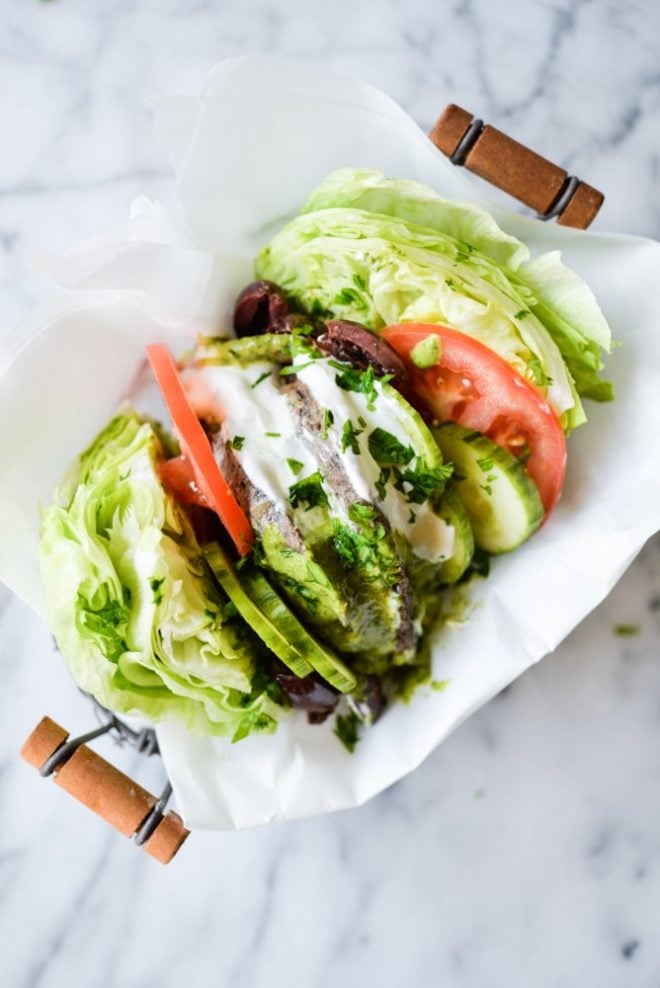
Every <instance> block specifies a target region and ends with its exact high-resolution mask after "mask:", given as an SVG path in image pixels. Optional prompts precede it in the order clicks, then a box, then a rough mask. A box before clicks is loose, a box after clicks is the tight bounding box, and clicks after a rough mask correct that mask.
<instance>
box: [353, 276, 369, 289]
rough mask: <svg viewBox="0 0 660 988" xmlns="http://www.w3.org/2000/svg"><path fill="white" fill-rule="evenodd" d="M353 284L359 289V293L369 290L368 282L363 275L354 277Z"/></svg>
mask: <svg viewBox="0 0 660 988" xmlns="http://www.w3.org/2000/svg"><path fill="white" fill-rule="evenodd" d="M353 284H354V285H355V287H356V288H357V289H358V291H360V292H366V290H367V283H366V281H365V280H364V278H363V277H362V275H361V274H354V275H353Z"/></svg>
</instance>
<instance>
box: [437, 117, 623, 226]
mask: <svg viewBox="0 0 660 988" xmlns="http://www.w3.org/2000/svg"><path fill="white" fill-rule="evenodd" d="M429 136H430V138H431V140H432V141H433V143H434V144H435V146H436V147H437V148H439V149H440V150H441V151H442V152H443V154H446V155H447V157H448V158H450V159H451V161H452V162H453V163H454V164H455V165H465V167H466V168H467V169H469V171H471V172H474V174H475V175H478V176H479V177H480V178H484V179H485V180H486V181H487V182H490V183H491V185H495V186H497V188H498V189H501V190H502V191H503V192H508V193H509V195H511V196H513V197H514V198H515V199H518V200H519V202H522V203H524V204H525V206H529V207H530V209H534V210H536V212H537V213H538V215H539V218H540V219H544V220H547V219H553V218H554V217H555V216H556V217H557V222H558V223H560V224H561V225H562V226H572V227H576V228H577V229H580V230H586V228H587V227H588V226H589V224H590V223H591V222H592V221H593V219H594V217H595V216H596V213H597V212H598V210H599V209H600V207H601V206H602V204H603V200H604V198H605V197H604V195H603V194H602V192H599V191H598V189H594V188H592V187H591V186H590V185H587V184H586V182H581V181H580V180H579V179H578V178H576V177H575V176H574V175H569V174H568V172H567V171H566V169H565V168H560V167H559V165H555V164H553V163H552V162H551V161H548V160H547V158H542V157H541V155H540V154H536V152H535V151H531V150H530V149H529V148H528V147H525V145H524V144H519V143H518V141H514V140H513V138H511V137H508V136H507V135H506V134H503V133H502V131H500V130H497V129H496V128H495V127H491V126H490V125H489V124H484V123H483V121H482V120H476V119H474V118H473V116H472V114H471V113H469V112H468V111H467V110H464V109H462V107H460V106H456V104H455V103H450V104H449V105H448V106H446V107H445V109H444V110H443V112H442V114H441V115H440V117H439V118H438V120H437V122H436V124H435V126H434V128H433V130H432V131H431V133H430V135H429Z"/></svg>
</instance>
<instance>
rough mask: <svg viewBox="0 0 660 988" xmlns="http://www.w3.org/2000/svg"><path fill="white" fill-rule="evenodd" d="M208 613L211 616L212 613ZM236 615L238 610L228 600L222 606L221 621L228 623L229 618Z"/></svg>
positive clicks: (231, 601)
mask: <svg viewBox="0 0 660 988" xmlns="http://www.w3.org/2000/svg"><path fill="white" fill-rule="evenodd" d="M208 613H209V614H212V612H208ZM237 614H238V608H237V607H236V604H235V603H234V602H233V600H228V601H227V603H226V604H223V605H222V610H221V611H220V616H221V618H222V620H223V621H228V620H229V618H233V617H236V615H237ZM212 616H213V617H215V615H214V614H212Z"/></svg>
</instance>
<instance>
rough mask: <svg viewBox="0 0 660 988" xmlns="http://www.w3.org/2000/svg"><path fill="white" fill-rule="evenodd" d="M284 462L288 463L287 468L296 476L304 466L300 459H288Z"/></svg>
mask: <svg viewBox="0 0 660 988" xmlns="http://www.w3.org/2000/svg"><path fill="white" fill-rule="evenodd" d="M286 462H287V463H288V465H289V470H290V471H291V473H292V474H294V476H296V477H297V476H298V474H299V473H300V471H301V470H302V468H303V467H304V466H305V464H304V463H301V462H300V460H294V459H289V460H287V461H286Z"/></svg>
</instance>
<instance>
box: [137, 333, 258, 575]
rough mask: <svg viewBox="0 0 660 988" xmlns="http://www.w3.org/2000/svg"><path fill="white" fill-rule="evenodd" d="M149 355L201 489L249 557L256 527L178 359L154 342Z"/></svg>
mask: <svg viewBox="0 0 660 988" xmlns="http://www.w3.org/2000/svg"><path fill="white" fill-rule="evenodd" d="M147 354H148V357H149V363H150V364H151V369H152V370H153V372H154V376H155V378H156V381H157V383H158V387H159V388H160V390H161V393H162V395H163V398H164V399H165V404H166V405H167V408H168V410H169V413H170V415H171V417H172V423H173V425H174V431H175V432H176V434H177V436H178V438H179V442H180V444H181V450H182V452H183V454H184V455H185V457H186V458H187V459H188V460H189V462H190V464H191V466H192V468H193V471H194V474H195V480H196V482H197V486H198V487H199V489H200V491H201V493H202V494H203V495H204V497H205V498H206V501H207V503H208V507H209V508H211V509H212V510H213V511H215V513H216V514H217V516H218V518H219V519H220V521H221V522H222V524H223V525H224V526H225V528H226V529H227V531H228V532H229V535H230V536H231V538H232V540H233V542H234V544H235V546H236V548H237V549H238V551H239V553H240V554H241V555H242V556H245V555H247V553H248V552H249V551H250V549H251V547H252V543H253V542H254V532H253V531H252V526H251V525H250V522H249V521H248V519H247V518H246V516H245V514H244V512H243V509H242V508H241V506H240V504H239V503H238V501H237V500H236V498H235V497H234V495H233V493H232V490H231V488H230V486H229V484H228V483H227V481H226V480H225V478H224V477H223V476H222V473H221V472H220V467H219V466H218V464H217V462H216V460H215V457H214V455H213V450H212V449H211V444H210V442H209V441H208V438H207V436H206V433H205V432H204V430H203V429H202V426H201V425H200V423H199V419H198V418H197V416H196V415H195V413H194V411H193V409H192V406H191V404H190V402H189V401H188V396H187V395H186V392H185V391H184V390H183V386H182V384H181V381H180V379H179V373H178V371H177V368H176V364H175V362H174V358H173V357H172V354H171V353H170V351H169V350H168V349H167V347H166V346H165V344H164V343H152V344H151V345H150V346H148V347H147Z"/></svg>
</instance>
